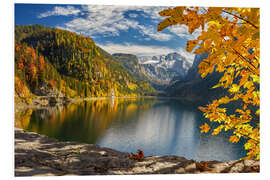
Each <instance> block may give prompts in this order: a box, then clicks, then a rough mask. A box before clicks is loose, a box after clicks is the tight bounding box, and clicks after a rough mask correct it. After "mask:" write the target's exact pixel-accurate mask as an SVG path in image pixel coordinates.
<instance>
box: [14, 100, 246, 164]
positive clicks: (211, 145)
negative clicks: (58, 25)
mask: <svg viewBox="0 0 270 180" xmlns="http://www.w3.org/2000/svg"><path fill="white" fill-rule="evenodd" d="M205 121H206V120H205V119H204V117H203V115H202V113H201V112H200V111H199V110H198V108H197V106H190V105H185V104H182V103H181V102H180V101H179V100H173V99H157V98H130V99H127V98H113V99H103V100H90V101H84V102H80V103H73V104H67V105H65V106H54V107H50V108H42V109H25V110H23V111H19V112H16V113H15V126H16V127H19V128H23V129H24V130H26V131H33V132H37V133H39V134H44V135H47V136H49V137H53V138H56V139H59V140H60V141H79V142H84V143H91V144H98V145H100V146H104V147H109V148H113V149H116V150H119V151H123V152H129V153H130V152H132V153H136V152H137V149H141V150H143V152H144V154H145V155H146V156H148V155H158V156H161V155H162V156H163V155H177V156H184V157H186V158H187V159H194V160H198V161H208V160H219V161H228V160H236V159H239V158H242V157H244V156H245V153H246V151H245V150H244V147H243V143H244V142H243V141H241V140H240V142H239V143H237V144H232V143H230V142H229V137H230V134H229V132H222V133H220V134H219V135H216V136H212V135H210V134H201V133H200V126H201V125H202V124H203V123H204V122H205Z"/></svg>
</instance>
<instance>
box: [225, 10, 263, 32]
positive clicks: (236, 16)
mask: <svg viewBox="0 0 270 180" xmlns="http://www.w3.org/2000/svg"><path fill="white" fill-rule="evenodd" d="M222 12H224V13H227V14H230V15H232V16H234V17H237V18H239V19H241V20H243V21H245V22H247V23H248V24H250V25H251V26H253V27H254V28H256V29H259V27H258V26H256V25H255V24H253V23H252V22H250V21H248V20H246V19H244V18H242V17H240V16H237V15H235V14H233V13H230V12H228V11H226V10H222Z"/></svg>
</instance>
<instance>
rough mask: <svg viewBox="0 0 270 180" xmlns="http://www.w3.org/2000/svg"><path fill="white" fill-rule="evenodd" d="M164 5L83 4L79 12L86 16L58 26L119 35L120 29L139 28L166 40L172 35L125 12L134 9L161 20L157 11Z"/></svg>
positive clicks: (152, 37) (134, 14)
mask: <svg viewBox="0 0 270 180" xmlns="http://www.w3.org/2000/svg"><path fill="white" fill-rule="evenodd" d="M165 8H166V7H156V6H151V7H150V6H149V7H148V6H105V5H84V6H82V9H81V13H84V15H85V16H86V17H76V18H74V19H73V20H71V21H69V22H67V23H65V24H64V25H61V26H58V28H61V29H66V30H69V31H73V32H78V33H83V34H85V35H87V36H92V37H93V36H96V35H98V34H101V35H102V36H119V34H120V31H127V30H128V29H129V28H132V29H139V32H141V33H142V34H143V35H145V36H148V37H149V38H151V39H155V40H158V41H168V40H170V39H171V38H172V35H170V34H167V33H162V32H157V31H156V29H155V28H154V27H153V26H147V27H145V26H143V25H140V22H139V21H136V20H135V19H129V18H127V17H126V16H129V17H137V14H136V13H131V14H126V13H127V12H128V11H130V10H132V11H136V12H138V13H140V14H141V15H143V16H145V17H148V18H151V19H152V20H159V19H160V20H161V19H162V17H160V16H159V14H158V13H159V11H161V10H162V9H165Z"/></svg>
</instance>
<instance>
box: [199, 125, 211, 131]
mask: <svg viewBox="0 0 270 180" xmlns="http://www.w3.org/2000/svg"><path fill="white" fill-rule="evenodd" d="M200 128H201V133H203V132H205V133H207V132H208V131H209V130H210V127H209V125H208V124H207V123H204V125H202V126H200Z"/></svg>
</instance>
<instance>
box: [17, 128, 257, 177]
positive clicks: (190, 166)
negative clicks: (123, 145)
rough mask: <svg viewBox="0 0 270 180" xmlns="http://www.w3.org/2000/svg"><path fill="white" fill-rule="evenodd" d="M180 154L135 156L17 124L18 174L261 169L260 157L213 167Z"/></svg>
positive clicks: (107, 173) (216, 162)
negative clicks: (141, 159) (71, 140)
mask: <svg viewBox="0 0 270 180" xmlns="http://www.w3.org/2000/svg"><path fill="white" fill-rule="evenodd" d="M198 164H199V163H198V162H196V161H193V160H187V159H185V158H184V157H179V156H147V157H145V158H144V160H143V161H137V160H131V159H129V157H128V153H124V152H119V151H116V150H113V149H109V148H104V147H99V146H97V145H93V144H82V143H78V142H59V141H57V140H56V139H53V138H48V137H47V136H43V135H39V134H37V133H32V132H25V131H23V130H22V129H18V128H15V176H60V175H114V174H118V175H119V174H185V173H238V172H239V173H243V172H244V173H247V172H258V170H259V161H254V160H235V161H229V162H218V161H211V162H210V164H209V165H208V167H209V168H207V169H205V168H201V167H200V166H198Z"/></svg>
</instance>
